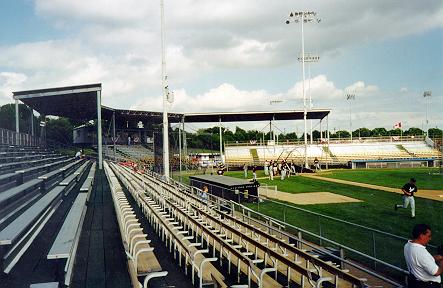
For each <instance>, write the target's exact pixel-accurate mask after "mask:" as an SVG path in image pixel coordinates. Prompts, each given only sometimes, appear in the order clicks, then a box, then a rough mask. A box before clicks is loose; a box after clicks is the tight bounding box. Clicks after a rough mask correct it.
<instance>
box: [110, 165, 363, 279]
mask: <svg viewBox="0 0 443 288" xmlns="http://www.w3.org/2000/svg"><path fill="white" fill-rule="evenodd" d="M105 169H106V171H108V172H107V175H108V177H109V179H110V181H111V182H112V183H113V184H112V186H115V187H118V185H117V184H118V181H116V180H114V179H113V178H114V177H116V178H117V179H118V180H119V181H120V182H121V183H122V184H123V186H124V187H125V188H126V189H127V190H128V191H129V193H130V195H131V197H132V198H133V199H134V200H135V203H136V204H137V206H139V207H141V210H142V212H143V215H144V217H146V218H147V219H148V221H149V224H150V225H151V226H152V227H153V228H154V230H155V232H156V233H157V234H158V236H159V237H160V238H161V239H162V240H163V242H164V243H165V245H166V246H167V248H168V250H169V252H170V253H171V254H172V255H173V258H174V259H175V260H176V261H177V262H178V265H179V266H180V267H181V268H182V270H184V273H185V274H189V273H190V274H191V275H190V276H191V278H192V283H193V284H195V285H197V287H203V286H211V287H251V285H252V283H255V284H253V286H255V285H257V286H258V287H283V286H286V287H291V285H294V284H295V285H306V284H307V283H310V284H309V285H312V287H326V286H323V285H330V286H331V287H348V285H349V287H365V284H364V280H363V279H359V278H358V277H355V276H353V275H351V274H349V271H347V270H342V269H341V268H340V267H339V265H336V264H335V263H332V262H325V261H323V260H321V259H319V258H318V257H316V256H314V255H311V254H309V253H308V252H307V251H306V250H304V249H303V248H302V246H301V244H300V243H298V244H297V243H292V242H289V239H288V238H287V236H284V235H283V234H280V235H279V232H278V230H274V229H271V228H270V227H264V226H261V225H262V224H258V223H255V222H252V221H250V220H248V219H245V218H244V217H239V216H236V213H235V211H233V210H230V208H229V207H230V205H229V203H225V202H223V201H222V200H221V199H220V198H216V197H212V196H211V197H210V200H208V199H203V198H201V197H199V196H198V193H197V191H196V190H195V189H193V188H190V187H188V186H184V185H182V184H180V183H178V182H174V181H172V180H170V181H169V183H168V182H166V181H165V180H164V179H162V178H160V177H159V176H158V175H156V174H153V173H150V172H147V173H148V174H139V173H136V172H134V171H133V170H131V169H129V168H127V167H123V166H120V165H117V164H114V163H109V165H108V164H106V165H105ZM114 183H115V184H114ZM119 189H120V188H119V187H118V188H116V189H114V192H113V193H114V194H115V195H113V197H114V198H115V199H117V200H118V201H115V203H116V210H121V211H123V209H126V210H125V211H126V213H127V214H125V215H127V216H122V217H123V218H122V219H125V222H123V221H122V222H121V225H120V226H121V231H124V232H122V239H123V242H124V243H125V247H127V248H126V249H127V254H128V253H129V254H131V249H130V247H131V245H128V241H129V240H130V235H132V234H131V233H128V231H132V230H131V229H130V228H129V227H130V226H131V224H130V223H129V221H130V220H129V219H133V224H132V225H133V226H132V227H133V228H132V229H134V230H136V229H140V228H141V227H140V224H139V222H138V220H137V219H134V217H133V216H131V215H132V213H131V212H132V208H133V207H130V206H128V204H127V201H126V200H125V198H124V195H123V194H122V193H121V192H120V191H119ZM119 201H123V202H119ZM123 213H124V212H123ZM117 214H118V213H117ZM122 215H123V214H122ZM140 233H141V231H138V232H137V231H135V232H134V235H136V234H137V235H139V237H140V240H141V241H145V240H144V239H145V237H146V235H143V234H140ZM148 242H149V240H148ZM146 244H148V243H146ZM128 251H129V252H128ZM132 253H133V251H132ZM146 253H147V255H146V257H147V258H149V257H151V258H150V259H151V260H147V261H146V262H147V263H150V264H149V265H148V266H149V267H151V269H153V270H151V271H150V272H152V273H159V272H165V271H162V269H161V267H159V266H157V261H156V256H157V257H160V256H159V255H156V254H155V253H156V252H155V251H154V250H150V251H148V250H146ZM149 253H152V255H150V256H149ZM129 258H130V259H131V258H132V257H129ZM135 265H137V264H135ZM312 267H315V269H312ZM134 270H135V271H137V270H136V269H134ZM148 275H149V274H148ZM158 275H160V274H158ZM138 276H140V275H138ZM195 277H197V279H198V280H197V281H198V282H196V281H195ZM282 277H283V278H282ZM282 279H284V280H282ZM139 282H140V281H139ZM303 283H305V284H303ZM326 283H329V284H326ZM341 285H343V286H341ZM309 287H311V286H309ZM327 287H329V286H327Z"/></svg>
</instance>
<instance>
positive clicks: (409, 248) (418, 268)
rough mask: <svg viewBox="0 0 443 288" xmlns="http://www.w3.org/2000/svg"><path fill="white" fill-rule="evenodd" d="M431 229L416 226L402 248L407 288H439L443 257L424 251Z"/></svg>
mask: <svg viewBox="0 0 443 288" xmlns="http://www.w3.org/2000/svg"><path fill="white" fill-rule="evenodd" d="M431 235H432V231H431V227H430V226H429V225H426V224H417V225H415V226H414V228H413V229H412V240H409V241H408V243H406V245H405V247H404V256H405V260H406V264H407V266H408V270H409V276H408V287H409V288H434V287H435V288H441V278H440V275H441V274H442V272H443V256H442V255H435V256H432V255H431V253H429V252H428V251H427V250H426V245H427V244H428V243H429V241H430V240H431Z"/></svg>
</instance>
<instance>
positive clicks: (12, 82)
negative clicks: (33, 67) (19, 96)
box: [0, 72, 27, 105]
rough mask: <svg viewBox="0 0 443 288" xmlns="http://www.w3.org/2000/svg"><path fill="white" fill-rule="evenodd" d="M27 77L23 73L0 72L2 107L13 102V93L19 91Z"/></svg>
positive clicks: (0, 103) (0, 100)
mask: <svg viewBox="0 0 443 288" xmlns="http://www.w3.org/2000/svg"><path fill="white" fill-rule="evenodd" d="M26 79H27V77H26V75H24V74H21V73H14V72H0V105H2V104H6V103H10V102H11V101H12V92H13V91H17V89H19V88H20V87H21V85H22V83H24V82H25V81H26Z"/></svg>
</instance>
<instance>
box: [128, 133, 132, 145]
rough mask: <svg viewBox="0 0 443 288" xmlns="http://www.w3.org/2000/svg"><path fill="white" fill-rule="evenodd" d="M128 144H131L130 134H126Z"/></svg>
mask: <svg viewBox="0 0 443 288" xmlns="http://www.w3.org/2000/svg"><path fill="white" fill-rule="evenodd" d="M128 146H131V135H128Z"/></svg>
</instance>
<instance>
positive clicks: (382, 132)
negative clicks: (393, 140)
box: [371, 127, 388, 137]
mask: <svg viewBox="0 0 443 288" xmlns="http://www.w3.org/2000/svg"><path fill="white" fill-rule="evenodd" d="M386 135H388V131H387V130H386V129H385V128H383V127H381V128H374V129H372V131H371V136H372V137H382V136H386Z"/></svg>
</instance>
